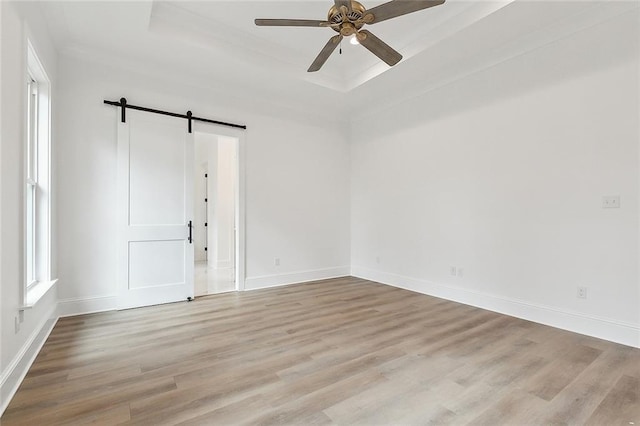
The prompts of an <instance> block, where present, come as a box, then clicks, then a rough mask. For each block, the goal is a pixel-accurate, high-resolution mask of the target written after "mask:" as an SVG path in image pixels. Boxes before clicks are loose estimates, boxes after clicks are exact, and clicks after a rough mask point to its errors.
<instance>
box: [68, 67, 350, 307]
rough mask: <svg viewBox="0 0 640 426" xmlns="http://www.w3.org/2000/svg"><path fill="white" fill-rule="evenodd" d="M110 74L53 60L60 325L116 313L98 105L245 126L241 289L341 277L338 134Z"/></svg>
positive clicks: (345, 246) (108, 127)
mask: <svg viewBox="0 0 640 426" xmlns="http://www.w3.org/2000/svg"><path fill="white" fill-rule="evenodd" d="M113 64H114V62H111V65H110V64H108V63H101V62H90V61H88V60H86V59H82V58H78V57H75V56H72V55H62V56H61V57H60V64H59V76H60V79H59V88H60V90H59V102H58V107H59V111H60V112H59V117H58V133H57V136H58V149H59V151H58V166H59V185H58V186H59V206H60V207H59V227H60V228H59V231H60V235H64V238H63V239H60V243H59V244H60V250H59V253H60V257H59V268H60V269H59V270H60V277H61V283H60V285H59V289H58V290H59V297H60V299H61V303H60V312H61V314H63V315H64V314H71V313H79V312H87V311H92V310H100V309H109V308H111V307H113V306H114V305H113V304H114V295H115V279H116V274H115V268H114V265H115V264H116V259H115V256H116V248H115V241H114V240H113V238H112V237H113V235H114V234H115V231H116V221H115V212H116V210H115V206H116V122H117V109H116V108H114V107H110V106H106V105H103V100H104V99H112V100H117V99H119V98H120V97H122V96H125V97H127V99H128V101H129V102H130V103H132V104H142V105H146V106H150V107H155V108H160V109H166V110H170V111H178V112H179V111H184V112H186V111H187V110H192V111H193V113H194V114H195V115H198V116H204V117H211V118H215V119H219V120H224V121H230V122H238V123H243V124H246V125H247V126H248V130H247V131H246V147H245V148H246V150H245V152H246V157H245V163H246V168H245V173H246V229H247V231H246V235H247V238H246V251H247V259H246V277H247V280H246V282H247V287H248V288H254V287H260V286H268V285H277V284H284V283H288V282H296V281H299V280H305V279H314V278H323V277H329V276H337V275H346V274H348V273H349V255H350V248H349V234H350V232H349V187H348V185H345V182H348V180H349V177H348V176H349V147H348V144H347V141H346V137H345V135H344V133H343V132H342V131H341V129H340V127H339V126H336V125H331V126H327V125H325V123H324V122H318V123H316V124H313V123H311V122H307V123H305V122H299V121H294V120H288V119H286V118H275V117H272V116H270V113H271V112H270V111H263V112H260V111H256V110H255V109H254V108H255V107H254V106H253V104H252V103H251V101H250V100H248V101H247V105H246V108H244V110H243V111H242V112H241V111H238V110H233V109H228V108H225V102H224V98H221V97H219V96H216V92H215V81H212V82H211V91H208V89H207V88H204V89H203V88H202V87H200V86H196V87H191V86H187V85H182V84H180V83H177V82H176V81H179V80H178V79H179V77H180V76H177V77H176V81H165V80H160V79H155V78H154V77H153V76H150V75H146V74H142V73H141V74H138V73H135V72H133V71H122V70H121V69H119V68H118V67H119V66H118V65H117V62H116V65H115V66H114V65H113ZM309 120H313V117H310V119H309ZM276 256H278V257H280V258H281V265H280V266H279V267H275V265H274V264H273V258H274V257H276Z"/></svg>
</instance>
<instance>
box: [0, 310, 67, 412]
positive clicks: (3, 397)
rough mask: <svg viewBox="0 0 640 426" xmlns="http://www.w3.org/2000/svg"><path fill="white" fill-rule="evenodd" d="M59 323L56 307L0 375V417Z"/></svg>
mask: <svg viewBox="0 0 640 426" xmlns="http://www.w3.org/2000/svg"><path fill="white" fill-rule="evenodd" d="M57 321H58V318H57V316H56V307H55V305H54V307H53V308H52V309H51V311H50V313H49V314H48V315H46V316H45V320H44V321H42V323H41V324H39V326H38V327H36V328H35V330H34V331H33V333H31V335H30V336H29V338H28V339H27V341H26V342H25V343H24V345H23V346H22V348H20V351H19V352H18V353H17V354H16V356H15V357H13V360H11V362H10V363H9V365H8V366H7V368H5V369H4V371H3V372H2V374H1V375H0V416H2V414H3V413H4V410H6V409H7V406H8V405H9V402H11V400H12V399H13V396H14V395H15V393H16V392H17V391H18V387H20V384H21V383H22V381H23V380H24V377H25V376H26V375H27V372H28V371H29V368H31V364H33V361H35V359H36V357H37V356H38V354H39V353H40V350H41V349H42V346H43V345H44V342H46V341H47V338H48V337H49V334H51V330H53V327H54V326H55V325H56V322H57Z"/></svg>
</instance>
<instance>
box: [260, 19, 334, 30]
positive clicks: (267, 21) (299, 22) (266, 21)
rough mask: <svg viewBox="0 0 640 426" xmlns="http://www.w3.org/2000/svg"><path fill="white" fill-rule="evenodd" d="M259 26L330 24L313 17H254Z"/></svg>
mask: <svg viewBox="0 0 640 426" xmlns="http://www.w3.org/2000/svg"><path fill="white" fill-rule="evenodd" d="M255 23H256V25H257V26H259V27H318V28H325V27H328V26H330V25H331V22H328V21H317V20H314V19H256V20H255Z"/></svg>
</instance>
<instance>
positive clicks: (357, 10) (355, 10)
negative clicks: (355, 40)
mask: <svg viewBox="0 0 640 426" xmlns="http://www.w3.org/2000/svg"><path fill="white" fill-rule="evenodd" d="M366 11H367V9H365V7H364V6H363V5H362V4H361V3H360V2H358V1H356V0H351V10H347V9H346V7H344V6H343V7H342V8H338V7H336V6H331V9H329V13H328V17H327V21H329V22H331V23H332V24H339V25H334V26H332V27H331V28H333V30H334V31H336V32H338V33H340V34H342V36H344V37H348V36H350V35H353V34H355V33H356V32H357V31H358V30H359V29H360V28H362V27H363V26H364V24H365V22H363V18H364V15H365V12H366Z"/></svg>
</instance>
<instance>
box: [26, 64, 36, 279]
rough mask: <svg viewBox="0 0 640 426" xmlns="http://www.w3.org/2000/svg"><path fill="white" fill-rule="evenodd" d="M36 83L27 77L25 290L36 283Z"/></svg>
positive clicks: (29, 76)
mask: <svg viewBox="0 0 640 426" xmlns="http://www.w3.org/2000/svg"><path fill="white" fill-rule="evenodd" d="M37 165H38V82H36V81H35V80H34V79H33V77H32V76H31V74H29V75H28V77H27V164H26V171H27V178H26V181H27V182H26V183H27V191H26V194H25V201H26V206H25V221H24V222H25V229H26V232H25V234H26V236H25V264H26V265H25V266H26V270H25V275H26V284H27V290H29V288H31V287H32V286H33V285H34V284H35V283H36V282H37V280H36V244H37V242H36V233H37V229H36V223H37V220H36V204H37V198H38V170H37Z"/></svg>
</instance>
